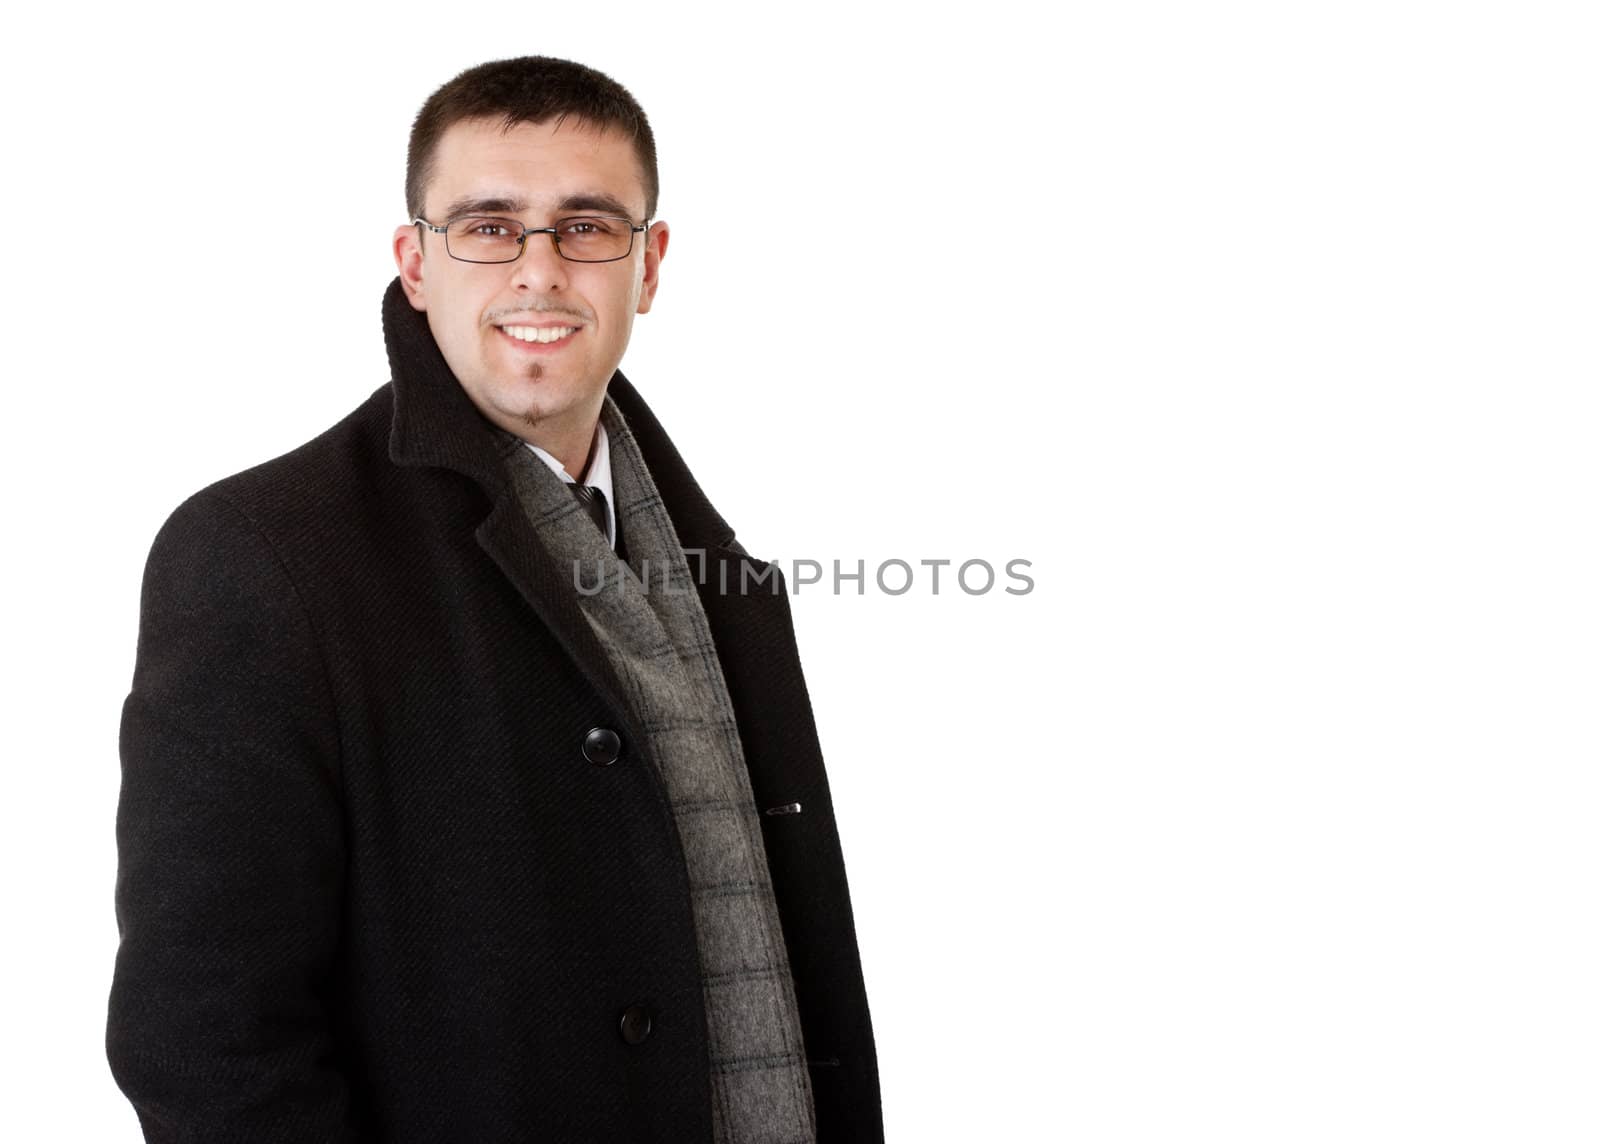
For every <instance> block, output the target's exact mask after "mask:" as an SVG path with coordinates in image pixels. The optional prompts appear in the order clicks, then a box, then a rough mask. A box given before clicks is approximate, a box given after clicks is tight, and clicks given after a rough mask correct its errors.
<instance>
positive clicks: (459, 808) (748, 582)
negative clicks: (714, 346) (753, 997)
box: [106, 279, 883, 1144]
mask: <svg viewBox="0 0 1600 1144" xmlns="http://www.w3.org/2000/svg"><path fill="white" fill-rule="evenodd" d="M383 316H384V336H385V339H386V341H387V344H388V350H389V359H390V365H391V369H392V375H391V380H390V382H389V383H388V384H386V385H384V386H382V387H381V388H379V389H378V390H377V391H376V392H374V393H373V394H372V396H371V397H370V398H368V399H367V400H366V401H365V402H364V403H363V404H362V405H361V406H360V407H358V408H357V409H356V410H354V411H353V412H352V413H351V414H350V415H349V416H347V417H345V418H344V419H343V420H342V421H340V422H339V423H338V424H337V425H335V426H333V427H332V428H330V429H329V430H327V431H326V432H324V433H322V434H321V435H320V436H318V437H316V438H315V439H314V440H311V441H309V442H307V443H306V444H304V445H302V446H300V447H299V448H297V449H295V450H293V451H292V452H289V453H287V454H285V455H283V456H281V457H278V458H276V459H274V460H272V461H268V462H266V463H264V464H261V465H258V466H256V467H254V468H251V469H248V470H246V471H244V472H241V473H238V474H235V475H234V476H231V477H228V478H226V479H224V480H221V481H218V482H217V483H215V484H213V485H211V486H209V487H208V488H205V489H203V490H201V491H200V492H198V493H196V494H195V495H193V496H192V497H190V498H189V499H188V500H186V501H185V502H184V503H183V504H182V505H180V506H179V507H178V508H177V509H176V510H175V511H174V512H173V513H172V515H171V516H170V517H169V518H168V519H167V521H166V522H165V524H164V525H163V526H162V528H161V529H160V532H159V533H158V535H157V537H156V539H155V542H154V544H153V546H152V548H151V551H150V555H149V559H148V563H147V565H146V568H145V576H144V583H143V589H142V595H141V602H140V619H139V642H138V651H137V657H136V664H135V668H134V676H133V686H132V690H131V693H130V694H129V695H128V697H127V700H126V703H125V705H124V708H123V719H122V727H121V758H122V788H121V798H120V802H119V804H118V810H117V846H118V861H119V865H118V870H117V882H116V892H115V904H116V914H117V923H118V927H119V932H120V937H121V941H120V945H119V947H118V951H117V958H116V966H115V970H114V976H113V980H112V985H111V991H110V1003H109V1013H108V1022H107V1039H106V1048H107V1054H108V1058H109V1060H110V1064H111V1069H112V1073H113V1075H114V1076H115V1078H116V1081H117V1083H118V1084H119V1085H120V1087H121V1088H122V1090H123V1091H124V1092H125V1093H126V1094H127V1096H128V1098H129V1099H130V1100H131V1101H132V1103H133V1105H134V1107H135V1109H136V1111H137V1113H138V1117H139V1121H140V1123H141V1125H142V1127H143V1130H144V1132H145V1135H146V1139H147V1140H150V1141H160V1142H167V1144H178V1142H180V1141H181V1142H183V1144H224V1142H231V1141H240V1142H243V1141H251V1142H262V1144H266V1142H273V1144H289V1142H301V1141H303V1142H305V1144H351V1142H356V1141H361V1142H368V1144H424V1142H426V1144H443V1142H461V1144H513V1142H519V1144H520V1142H531V1141H556V1142H583V1141H596V1142H607V1144H620V1142H632V1141H638V1142H641V1144H642V1142H646V1141H649V1142H654V1144H699V1142H705V1144H710V1141H711V1139H712V1129H711V1087H710V1074H709V1063H708V1062H709V1055H708V1051H707V1042H706V1020H705V1010H704V1007H703V1003H702V984H701V978H700V966H699V963H698V954H697V949H696V942H695V931H694V923H693V917H692V915H691V912H690V897H689V885H688V878H687V872H686V868H685V864H684V858H683V852H682V848H681V843H680V840H679V837H678V834H677V830H676V827H675V825H674V821H673V816H672V812H671V811H670V809H669V808H668V806H667V802H666V794H665V790H664V788H663V786H662V784H661V782H660V780H659V779H658V777H657V773H656V769H655V766H654V763H653V761H652V760H651V759H650V758H649V757H648V756H647V754H646V751H645V748H644V742H645V741H644V739H643V737H642V736H641V734H640V732H639V728H638V726H637V723H636V720H635V717H634V714H633V713H632V712H631V711H630V710H629V709H628V707H627V706H626V705H625V703H624V701H623V700H622V698H621V697H622V695H623V691H622V689H621V687H620V686H619V683H618V680H617V678H616V677H615V676H614V675H613V673H612V670H611V668H610V667H609V665H608V663H607V662H606V660H605V658H604V656H603V654H602V652H601V650H600V648H599V646H598V644H597V642H596V640H595V638H594V636H593V634H592V633H591V632H590V631H589V628H588V625H587V623H586V621H585V620H584V619H583V617H582V616H581V614H580V612H579V609H578V603H577V595H576V589H575V588H574V586H573V582H572V571H571V569H570V568H569V567H566V566H558V564H557V562H556V561H555V559H554V558H553V557H552V556H551V555H550V554H549V553H548V552H547V551H546V550H545V549H544V547H543V546H542V545H541V543H540V540H539V537H538V535H537V534H536V532H535V530H534V529H533V527H532V526H531V525H530V523H529V521H528V519H527V517H526V515H525V514H524V513H523V511H522V510H521V507H520V505H519V504H518V503H517V500H516V497H515V495H514V493H513V492H512V490H511V488H510V485H509V483H508V480H507V477H506V475H505V472H504V470H503V468H502V464H501V462H500V460H499V454H498V452H497V448H496V445H497V443H496V441H495V439H494V437H493V434H492V430H491V428H490V426H489V424H488V422H487V421H485V420H484V419H483V418H482V416H481V415H480V414H479V413H478V411H477V409H476V408H475V407H474V406H473V405H472V404H471V402H470V400H469V399H468V397H467V396H466V394H465V392H464V391H463V390H462V388H461V386H460V384H459V383H458V382H457V381H456V379H455V377H454V375H453V374H452V373H451V372H450V369H449V367H448V365H447V364H446V362H445V361H444V358H443V356H442V355H441V354H440V353H439V350H438V347H437V345H436V343H435V342H434V340H433V337H432V334H431V332H430V331H429V329H428V326H427V322H426V318H425V316H424V315H422V314H419V313H417V312H416V311H414V310H412V309H411V307H410V306H409V305H408V304H407V303H406V302H405V300H404V297H403V295H402V294H401V290H400V283H399V280H398V279H396V280H395V281H394V282H393V283H392V284H391V285H390V287H389V291H388V293H387V294H386V295H385V298H384V309H383ZM609 392H610V394H611V396H612V398H613V399H614V400H615V401H616V402H617V404H618V405H619V406H620V408H621V409H622V411H623V414H624V415H625V416H626V417H627V419H628V422H629V424H630V425H631V426H632V428H633V431H634V433H635V435H636V437H637V439H638V442H639V446H640V448H641V450H642V451H643V454H644V457H645V460H646V462H647V463H648V465H649V467H650V471H651V474H652V476H653V477H654V479H655V481H656V483H657V485H658V486H659V487H660V490H661V494H662V496H663V498H664V500H665V501H666V507H667V509H668V511H669V513H670V515H671V517H672V521H673V524H674V525H675V527H676V528H677V531H678V533H679V536H680V538H681V540H682V541H683V544H684V547H685V548H686V549H690V550H694V549H704V550H705V553H706V561H705V572H706V574H705V575H704V576H702V577H701V578H700V579H701V583H700V585H699V592H700V596H701V600H702V603H703V605H704V607H705V611H706V615H707V617H708V619H709V621H710V626H711V630H712V633H713V637H714V639H715V641H716V645H717V652H718V654H719V656H720V657H721V660H722V665H723V669H724V673H725V675H726V678H727V683H728V689H729V692H730V695H731V698H732V700H733V705H734V708H735V711H736V714H737V717H738V727H739V733H740V737H741V739H742V741H743V745H744V752H745V759H746V763H747V765H748V768H749V771H750V782H751V787H752V789H753V791H754V794H755V797H756V800H757V804H758V808H759V809H761V810H763V811H765V810H767V809H769V808H776V807H783V806H787V805H788V804H792V803H799V804H800V811H799V813H787V814H781V813H780V814H765V813H764V814H762V816H761V823H762V831H763V835H764V840H765V844H766V852H767V861H768V864H769V866H770V868H771V873H772V882H773V888H774V893H775V895H776V897H777V901H778V906H779V908H780V911H781V916H782V923H783V931H784V937H785V941H786V944H787V947H788V955H789V961H790V964H791V966H792V968H793V972H794V980H795V990H796V993H797V996H798V999H799V1005H800V1016H801V1021H802V1028H803V1031H804V1034H805V1044H806V1049H807V1056H808V1058H809V1060H810V1074H811V1080H812V1085H813V1089H814V1093H815V1097H816V1109H817V1126H818V1139H819V1141H821V1144H846V1142H865V1141H882V1139H883V1127H882V1117H881V1111H880V1104H879V1089H878V1072H877V1059H876V1054H875V1050H874V1046H873V1036H872V1026H871V1021H870V1018H869V1014H868V1009H867V998H866V991H865V988H864V985H863V982H862V974H861V966H860V961H859V956H858V953H857V946H856V939H855V930H854V923H853V920H852V915H851V908H850V898H849V891H848V887H847V885H846V881H845V869H844V862H843V858H842V855H841V851H840V845H839V836H838V832H837V829H836V826H835V822H834V815H833V807H832V803H831V800H830V798H829V792H828V782H827V778H826V776H825V774H824V771H823V763H822V756H821V752H820V749H819V746H818V740H817V733H816V727H815V724H814V722H813V718H812V712H811V707H810V700H809V698H808V696H807V692H806V686H805V681H804V679H803V677H802V675H801V669H800V660H799V655H798V652H797V650H796V646H795V638H794V629H793V624H792V620H791V616H790V611H789V602H788V595H787V588H786V587H785V586H784V584H783V578H782V575H781V573H779V572H777V571H776V569H775V568H774V567H772V566H768V565H766V564H765V563H764V562H761V561H759V560H756V559H755V558H753V557H750V556H749V555H748V554H747V553H746V552H745V550H744V548H743V546H742V545H740V544H739V542H738V541H737V540H735V539H734V532H733V529H732V528H730V527H729V526H728V525H727V523H726V522H725V521H724V520H723V518H722V517H721V516H720V515H719V514H718V513H717V511H716V509H714V508H713V507H712V505H711V503H710V501H708V500H707V499H706V496H705V494H704V493H702V492H701V490H700V488H699V486H698V485H697V484H696V482H695V480H694V477H693V476H692V475H691V474H690V472H689V470H688V468H687V467H686V466H685V465H684V462H683V460H682V458H681V457H680V456H679V455H678V452H677V450H676V449H675V448H674V446H673V444H672V442H671V441H670V440H669V438H668V437H667V434H666V432H665V431H664V430H663V429H662V427H661V425H660V424H659V423H658V422H657V420H656V419H655V417H654V416H653V415H652V414H651V412H650V409H649V407H648V406H647V405H646V404H645V403H644V401H643V400H642V399H641V398H640V396H639V394H638V393H637V392H636V391H635V389H634V388H633V386H632V385H630V384H629V383H628V381H627V379H626V378H624V377H623V376H622V374H621V373H617V374H616V375H615V376H613V377H612V379H611V381H610V389H609ZM625 539H626V538H625V537H624V540H625ZM741 563H747V564H748V567H747V568H746V569H745V572H746V575H744V576H743V577H741V572H740V565H741ZM690 566H691V569H695V568H696V559H695V558H694V557H691V561H690ZM751 573H765V574H766V575H765V577H764V578H762V579H757V578H756V577H755V576H754V575H751ZM724 584H726V590H724V589H723V585H724ZM774 588H776V591H774ZM595 728H604V729H608V730H611V731H614V732H615V733H616V735H617V736H619V737H620V740H621V751H620V755H618V756H617V757H616V758H615V759H614V761H609V762H607V761H606V760H607V759H608V758H609V757H610V756H609V755H608V754H607V753H606V752H605V751H603V750H597V749H596V744H597V743H601V744H602V745H603V741H606V740H608V738H609V737H608V736H604V735H601V736H593V737H592V736H591V735H590V732H591V731H593V730H594V729H595ZM586 744H587V748H586ZM624 1013H628V1014H629V1019H628V1021H627V1022H624V1021H623V1015H624ZM641 1017H642V1018H645V1019H647V1023H648V1031H647V1032H645V1033H643V1035H642V1036H641V1030H642V1029H643V1027H644V1025H645V1023H646V1021H645V1020H641Z"/></svg>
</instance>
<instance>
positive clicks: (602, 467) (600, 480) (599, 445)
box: [523, 421, 617, 548]
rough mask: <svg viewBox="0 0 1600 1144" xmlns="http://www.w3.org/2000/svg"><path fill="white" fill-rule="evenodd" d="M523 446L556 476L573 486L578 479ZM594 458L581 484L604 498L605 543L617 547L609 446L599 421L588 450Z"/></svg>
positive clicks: (539, 452)
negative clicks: (592, 444) (593, 489)
mask: <svg viewBox="0 0 1600 1144" xmlns="http://www.w3.org/2000/svg"><path fill="white" fill-rule="evenodd" d="M523 444H524V445H526V446H528V448H530V449H532V450H533V451H534V453H535V454H536V455H537V456H538V458H539V459H540V460H541V461H543V462H544V463H545V464H547V465H549V466H550V468H551V469H552V470H553V471H554V472H555V474H556V476H558V477H560V478H561V479H562V480H564V481H566V482H567V484H569V485H573V484H577V483H578V479H577V478H576V477H574V476H573V475H572V474H571V473H569V472H567V470H566V469H565V468H563V467H562V464H561V462H560V461H558V460H556V459H555V458H554V457H552V456H551V455H550V454H549V453H547V452H545V451H544V450H543V449H541V448H539V446H537V445H535V444H533V442H531V441H524V442H523ZM590 451H591V452H592V453H593V454H594V456H593V459H592V460H590V462H589V468H588V469H587V470H586V471H585V473H584V477H583V483H584V484H586V485H593V486H594V487H595V488H597V489H599V490H600V491H601V493H603V494H604V495H605V498H606V543H607V544H609V545H611V547H612V548H615V547H616V546H617V510H616V506H615V505H614V504H613V503H612V502H613V501H614V500H615V498H614V497H613V496H612V495H611V445H610V443H609V441H608V439H607V437H606V427H605V424H604V423H603V422H601V421H596V422H595V423H594V446H593V448H592V449H591V450H590Z"/></svg>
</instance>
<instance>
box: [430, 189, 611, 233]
mask: <svg viewBox="0 0 1600 1144" xmlns="http://www.w3.org/2000/svg"><path fill="white" fill-rule="evenodd" d="M526 210H528V200H526V199H523V198H519V197H517V196H515V195H509V196H506V195H483V196H479V195H463V196H462V197H461V198H458V199H456V200H455V201H454V202H452V203H451V204H450V205H449V206H448V207H447V208H445V216H444V219H443V221H444V223H445V224H447V225H448V224H449V223H452V222H455V221H456V220H457V219H461V218H466V217H468V216H469V215H482V214H499V215H504V214H512V215H520V214H522V213H523V212H525V211H526ZM556 210H557V211H558V212H566V211H599V212H601V213H604V214H613V215H618V216H620V217H622V218H626V219H630V220H631V219H632V218H633V212H631V211H630V210H628V208H627V206H626V204H624V203H623V201H622V200H621V199H619V198H617V197H616V196H615V195H608V194H606V193H605V192H604V191H582V192H579V193H578V194H573V195H568V196H567V197H566V198H564V199H562V200H561V201H560V202H558V203H557V204H556Z"/></svg>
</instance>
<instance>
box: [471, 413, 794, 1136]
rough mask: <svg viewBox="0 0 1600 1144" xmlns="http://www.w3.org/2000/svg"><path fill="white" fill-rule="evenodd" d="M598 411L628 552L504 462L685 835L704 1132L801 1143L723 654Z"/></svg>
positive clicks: (512, 455) (526, 472) (521, 469)
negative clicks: (707, 1079)
mask: <svg viewBox="0 0 1600 1144" xmlns="http://www.w3.org/2000/svg"><path fill="white" fill-rule="evenodd" d="M600 416H601V419H602V421H603V422H604V424H605V427H606V433H607V434H608V435H609V437H610V446H611V466H612V468H611V478H612V486H613V492H614V499H615V505H614V508H615V510H616V518H617V531H618V533H619V536H620V538H621V541H622V546H623V548H624V549H625V550H626V552H627V554H628V563H626V564H624V563H623V562H622V561H621V560H620V559H619V558H618V557H617V555H616V553H614V552H613V551H612V550H611V547H610V546H609V545H608V544H607V543H606V540H605V537H604V536H603V535H601V533H600V531H599V530H598V529H596V528H595V526H594V522H593V521H592V520H590V519H589V518H588V516H587V515H586V514H585V512H584V510H583V507H582V506H581V505H580V504H579V503H578V502H577V500H576V499H575V498H574V497H573V495H572V494H571V493H570V492H569V491H568V490H567V489H566V487H565V482H564V481H562V479H561V478H560V477H559V476H557V475H556V473H554V472H553V471H552V470H551V469H550V468H549V466H547V465H546V464H545V463H544V462H543V461H541V460H540V459H539V458H538V457H536V456H535V455H534V454H533V452H532V451H531V450H529V449H528V448H526V447H525V446H524V445H523V444H522V442H521V440H520V439H519V438H517V437H515V436H513V435H512V434H510V433H505V432H504V431H501V436H502V442H503V444H504V446H505V457H506V463H507V469H508V472H509V473H510V475H511V479H512V481H513V483H514V486H515V488H516V492H517V496H518V498H519V499H520V501H521V503H522V506H523V509H524V510H525V511H526V512H527V514H528V517H529V519H530V520H531V521H532V523H533V525H534V527H535V528H536V529H537V530H538V533H539V537H540V539H541V540H542V541H543V542H544V544H545V545H546V546H547V547H548V548H549V550H550V552H551V554H552V555H553V556H554V557H555V558H556V560H557V561H558V562H559V563H560V564H561V566H562V568H564V569H571V568H574V565H575V564H576V567H577V571H578V581H577V582H576V583H573V586H572V588H571V590H572V591H574V592H577V593H578V597H579V601H580V606H581V608H582V611H583V614H584V616H585V617H586V618H587V619H588V621H589V625H590V627H592V628H593V629H594V633H595V635H596V637H597V638H598V639H599V642H600V644H601V646H602V647H603V648H604V649H605V652H606V654H607V655H608V656H609V657H610V659H611V661H612V663H613V665H614V667H615V668H616V671H617V674H618V676H619V677H620V678H621V680H622V684H623V687H624V688H625V690H626V692H627V695H626V699H627V702H628V705H629V707H630V709H631V711H632V713H633V714H634V716H635V717H636V721H637V723H636V725H637V726H638V727H639V729H640V731H641V732H642V733H643V734H644V735H645V737H646V739H647V740H648V742H647V743H646V753H647V754H648V756H649V757H650V758H651V759H653V760H655V762H656V764H657V766H658V768H659V770H660V777H661V781H662V783H663V784H664V785H665V787H666V790H667V796H668V800H669V802H670V803H671V807H672V813H673V817H674V819H675V820H676V822H677V827H678V833H679V835H680V837H681V838H682V841H683V851H684V855H685V857H686V859H687V861H688V866H689V886H690V889H691V891H692V893H693V902H694V922H695V931H696V936H697V940H698V943H699V949H700V964H701V971H702V975H703V980H704V985H705V1009H706V1023H707V1027H708V1031H709V1035H710V1053H711V1091H712V1097H713V1109H714V1116H713V1125H714V1127H715V1140H716V1142H717V1144H812V1142H814V1141H815V1140H816V1121H815V1112H814V1110H813V1107H812V1098H811V1078H810V1075H809V1073H808V1072H807V1071H806V1055H805V1047H804V1044H803V1043H802V1040H801V1032H800V1016H799V1010H798V1008H797V1006H796V1004H795V996H794V981H793V979H792V978H791V976H790V973H789V961H788V955H787V952H786V950H785V947H784V943H783V930H782V927H781V924H780V921H779V918H778V907H777V903H776V901H775V900H774V899H773V896H772V882H771V877H770V875H769V873H768V870H767V856H766V850H765V847H764V844H763V842H762V837H761V822H760V818H759V816H758V810H757V807H756V805H755V796H754V794H753V793H752V792H751V789H750V776H749V772H748V771H747V770H746V769H745V761H744V751H743V747H742V745H741V743H740V741H739V732H738V728H737V725H736V724H735V721H734V713H733V705H732V703H731V702H730V700H729V699H728V691H727V685H726V683H725V681H724V679H723V676H722V665H721V664H720V663H719V661H718V659H717V652H716V647H715V646H714V645H713V643H712V640H711V631H710V628H709V626H708V625H707V623H706V616H705V611H704V609H703V608H702V607H701V606H700V597H699V595H698V594H697V593H696V590H695V587H694V582H693V578H692V573H691V572H690V569H689V563H688V560H687V558H686V557H685V554H684V551H683V547H682V545H681V543H680V542H679V540H678V535H677V532H676V531H675V530H674V528H673V526H672V521H671V519H670V518H669V517H668V515H667V511H666V507H665V506H664V505H663V504H662V501H661V494H660V493H659V492H658V491H657V489H656V486H655V482H654V481H653V480H652V479H651V477H650V472H649V470H648V469H647V468H646V467H645V464H644V459H643V457H642V456H641V455H640V453H639V446H638V443H637V442H636V441H635V440H634V437H633V433H632V432H631V431H630V430H629V428H628V425H627V422H626V421H625V420H624V419H623V416H622V412H621V410H619V409H618V408H617V406H616V404H615V402H613V401H612V400H611V397H610V395H609V394H608V395H607V396H606V398H605V403H604V405H603V407H602V409H601V413H600ZM602 571H603V580H602ZM641 575H643V576H644V577H645V578H646V580H641ZM646 581H647V582H646ZM578 584H581V585H582V591H581V592H579V590H578ZM597 587H598V589H599V590H598V591H596V590H595V589H596V588H597Z"/></svg>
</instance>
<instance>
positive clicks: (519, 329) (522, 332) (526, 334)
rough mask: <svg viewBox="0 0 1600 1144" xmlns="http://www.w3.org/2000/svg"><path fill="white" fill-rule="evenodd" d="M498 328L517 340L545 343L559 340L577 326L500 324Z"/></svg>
mask: <svg viewBox="0 0 1600 1144" xmlns="http://www.w3.org/2000/svg"><path fill="white" fill-rule="evenodd" d="M500 328H501V329H502V330H504V331H505V332H506V333H508V334H510V335H511V336H512V337H514V338H516V339H517V340H518V341H523V342H540V343H546V342H555V341H560V340H561V339H562V338H564V337H566V336H567V335H568V334H570V333H572V332H573V331H574V330H576V329H577V328H578V327H577V326H553V327H550V328H548V329H534V328H533V327H532V326H501V327H500Z"/></svg>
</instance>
